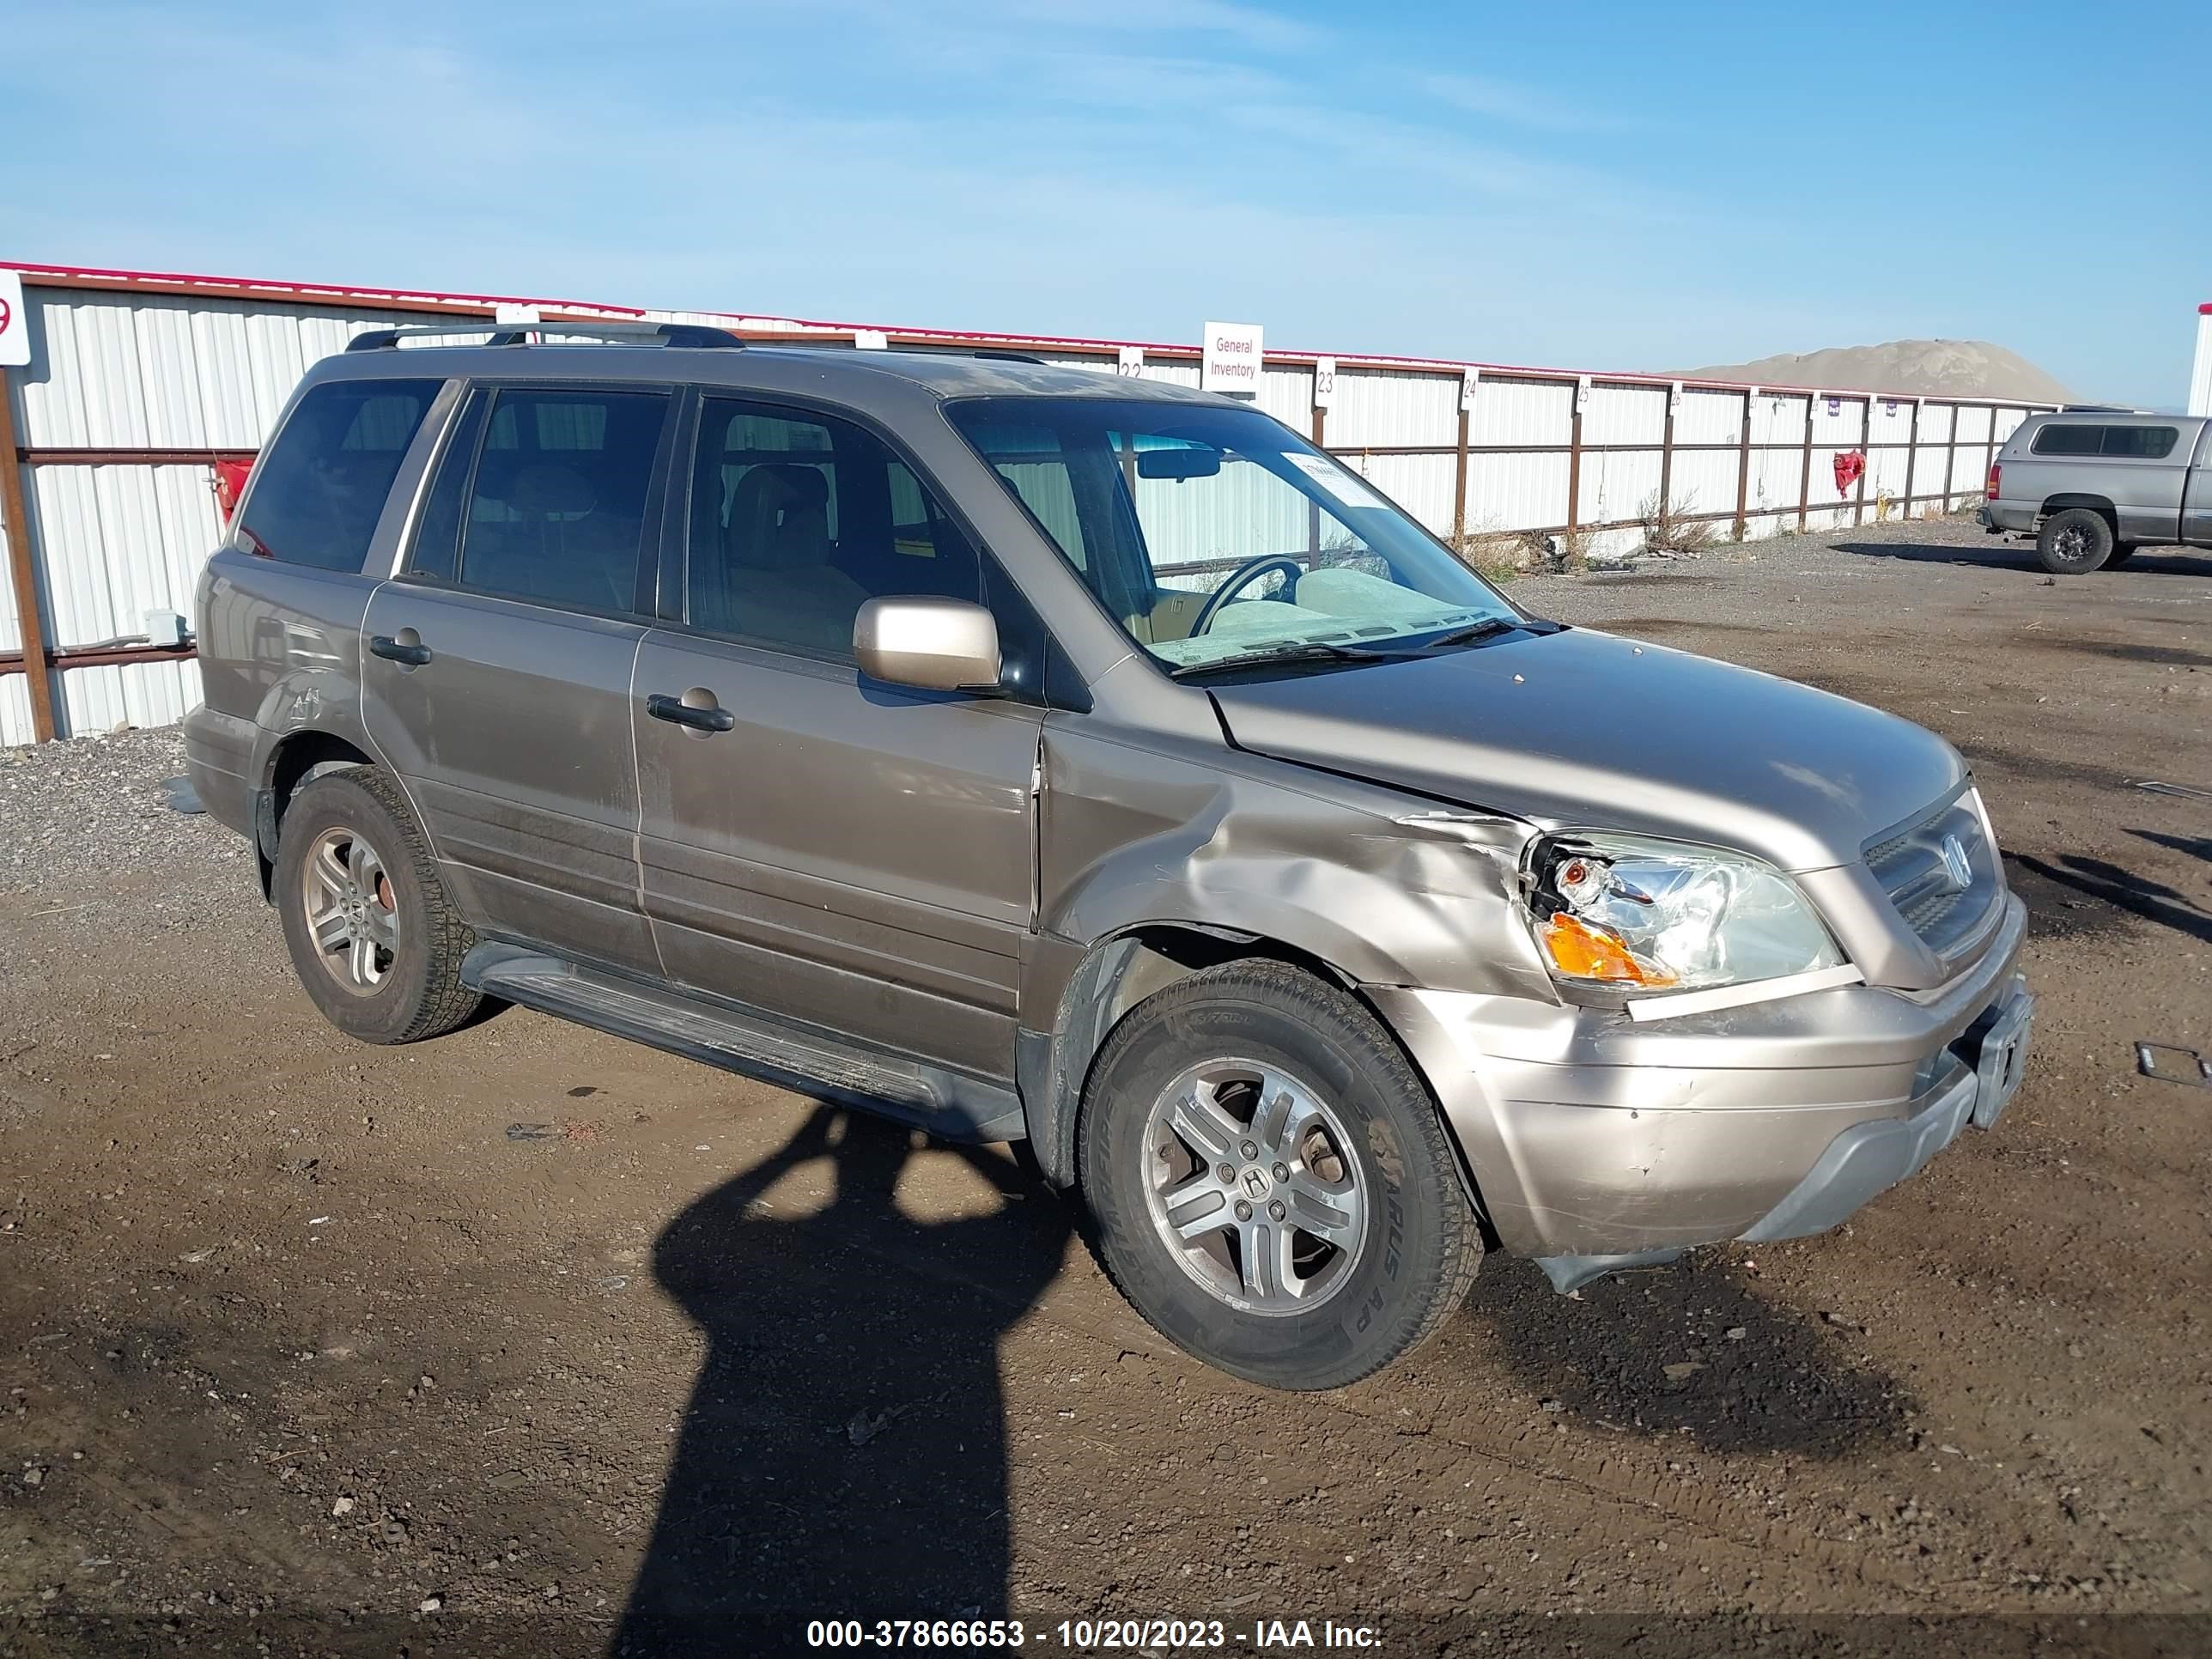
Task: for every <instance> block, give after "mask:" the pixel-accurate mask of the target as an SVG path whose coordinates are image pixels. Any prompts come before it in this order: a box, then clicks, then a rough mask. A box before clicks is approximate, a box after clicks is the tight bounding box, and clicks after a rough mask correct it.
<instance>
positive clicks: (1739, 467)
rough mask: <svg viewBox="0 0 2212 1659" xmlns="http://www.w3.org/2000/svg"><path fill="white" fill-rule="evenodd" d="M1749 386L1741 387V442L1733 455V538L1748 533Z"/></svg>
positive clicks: (1749, 496) (1749, 490) (1749, 480)
mask: <svg viewBox="0 0 2212 1659" xmlns="http://www.w3.org/2000/svg"><path fill="white" fill-rule="evenodd" d="M1751 405H1752V395H1751V388H1750V387H1749V386H1746V387H1745V388H1744V389H1743V444H1742V447H1741V448H1739V449H1738V450H1737V451H1736V457H1735V538H1736V540H1738V541H1741V540H1742V539H1743V538H1745V537H1746V536H1747V535H1748V534H1750V525H1749V523H1748V522H1747V515H1746V509H1747V508H1748V507H1750V505H1751Z"/></svg>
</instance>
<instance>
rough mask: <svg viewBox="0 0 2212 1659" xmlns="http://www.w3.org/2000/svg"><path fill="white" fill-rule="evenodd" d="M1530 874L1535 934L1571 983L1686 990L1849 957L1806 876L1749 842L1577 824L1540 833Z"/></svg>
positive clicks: (1803, 970)
mask: <svg viewBox="0 0 2212 1659" xmlns="http://www.w3.org/2000/svg"><path fill="white" fill-rule="evenodd" d="M1525 880H1526V884H1527V888H1528V908H1529V913H1530V917H1531V920H1532V921H1533V922H1534V927H1535V933H1536V942H1537V944H1538V945H1539V946H1540V947H1541V950H1542V951H1543V955H1544V958H1545V961H1546V963H1547V965H1548V966H1549V967H1550V969H1551V970H1552V974H1553V977H1554V978H1556V979H1559V980H1560V981H1563V982H1565V983H1567V984H1571V985H1582V986H1589V987H1604V988H1610V989H1613V990H1621V991H1633V990H1638V989H1641V990H1654V991H1656V990H1667V991H1676V990H1680V991H1687V990H1696V989H1704V988H1708V987H1716V986H1723V985H1741V984H1745V983H1747V982H1750V981H1755V980H1763V979H1779V978H1781V977H1783V976H1784V975H1790V974H1802V973H1808V972H1811V971H1813V970H1814V969H1821V968H1833V967H1837V966H1838V965H1839V964H1840V963H1842V962H1843V960H1844V958H1843V954H1842V952H1841V951H1838V949H1837V948H1836V943H1835V941H1834V940H1833V939H1831V938H1829V936H1828V930H1827V928H1826V927H1824V926H1823V925H1822V923H1821V921H1820V917H1819V916H1818V915H1814V911H1813V907H1812V906H1811V905H1810V904H1808V902H1806V900H1805V897H1804V896H1803V895H1802V894H1801V893H1800V892H1799V891H1798V890H1797V888H1796V884H1794V883H1792V882H1791V881H1790V879H1789V878H1788V877H1786V876H1784V875H1783V874H1782V873H1781V872H1779V871H1778V870H1776V869H1775V868H1774V867H1773V866H1771V865H1769V864H1766V863H1765V862H1764V861H1762V860H1759V859H1755V858H1753V857H1751V856H1749V855H1748V854H1742V853H1730V852H1725V851H1723V850H1722V849H1721V848H1717V847H1699V846H1695V845H1692V844H1691V843H1689V842H1669V841H1656V840H1648V839H1646V838H1644V837H1642V836H1618V835H1608V834H1606V833H1603V832H1601V831H1587V832H1584V831H1574V832H1569V833H1563V834H1560V835H1556V836H1546V837H1544V838H1543V839H1541V840H1540V841H1539V842H1536V843H1535V845H1534V848H1533V849H1532V851H1531V854H1530V857H1529V860H1528V869H1527V872H1526V875H1525Z"/></svg>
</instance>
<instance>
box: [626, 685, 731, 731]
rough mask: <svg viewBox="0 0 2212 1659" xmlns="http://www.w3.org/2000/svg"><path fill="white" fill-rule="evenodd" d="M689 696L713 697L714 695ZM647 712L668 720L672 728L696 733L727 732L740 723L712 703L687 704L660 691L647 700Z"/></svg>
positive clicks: (725, 710) (726, 710) (656, 718)
mask: <svg viewBox="0 0 2212 1659" xmlns="http://www.w3.org/2000/svg"><path fill="white" fill-rule="evenodd" d="M688 695H704V696H709V697H711V696H713V695H714V694H713V693H712V692H708V693H704V694H698V693H693V694H688ZM645 712H646V713H647V714H650V715H652V716H653V719H655V720H666V721H667V722H668V723H669V724H670V725H671V726H690V728H691V729H692V730H693V731H694V732H726V731H728V730H729V729H730V728H731V727H732V726H735V725H736V724H737V723H738V717H737V716H736V715H735V714H732V713H731V712H730V711H729V710H728V709H726V708H722V707H720V705H719V704H716V703H714V702H708V703H707V704H705V705H704V706H703V707H702V706H700V705H698V704H696V703H689V702H684V699H683V698H682V697H671V696H667V695H665V693H662V692H659V691H656V692H654V693H653V695H652V696H649V697H647V699H646V700H645Z"/></svg>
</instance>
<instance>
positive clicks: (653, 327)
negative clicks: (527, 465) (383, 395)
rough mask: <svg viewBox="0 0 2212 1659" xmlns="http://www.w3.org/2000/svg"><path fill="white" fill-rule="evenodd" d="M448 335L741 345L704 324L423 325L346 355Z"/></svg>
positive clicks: (359, 344)
mask: <svg viewBox="0 0 2212 1659" xmlns="http://www.w3.org/2000/svg"><path fill="white" fill-rule="evenodd" d="M448 334H489V335H490V336H491V340H490V343H491V344H493V345H497V346H510V345H521V344H522V343H524V342H525V341H526V340H527V339H528V338H529V337H530V336H531V335H532V334H539V335H546V334H559V335H568V336H573V337H578V338H582V339H589V340H614V341H622V340H628V341H632V342H634V343H637V344H640V345H665V346H708V347H716V348H721V349H733V348H738V347H742V346H743V345H744V341H743V340H740V339H739V338H738V337H737V336H736V335H734V334H732V333H731V332H730V331H729V330H727V329H726V328H713V327H710V326H708V325H707V324H705V323H562V322H551V323H497V322H493V321H492V320H490V319H489V318H486V319H482V320H479V321H477V322H470V323H422V324H416V325H410V326H408V327H405V328H372V329H370V330H369V331H368V332H367V333H366V334H356V335H355V336H354V337H353V338H352V339H350V340H349V341H348V342H346V349H347V350H348V351H389V350H391V349H393V348H395V347H397V346H398V343H400V342H401V341H402V340H423V339H434V338H436V337H439V336H441V335H448Z"/></svg>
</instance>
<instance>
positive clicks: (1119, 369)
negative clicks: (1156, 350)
mask: <svg viewBox="0 0 2212 1659" xmlns="http://www.w3.org/2000/svg"><path fill="white" fill-rule="evenodd" d="M1114 372H1115V374H1119V375H1121V377H1122V378H1123V379H1125V380H1135V379H1137V377H1138V376H1139V375H1141V374H1143V373H1144V372H1145V349H1144V347H1142V346H1123V347H1122V348H1121V359H1120V361H1119V362H1116V363H1115V365H1114Z"/></svg>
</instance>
